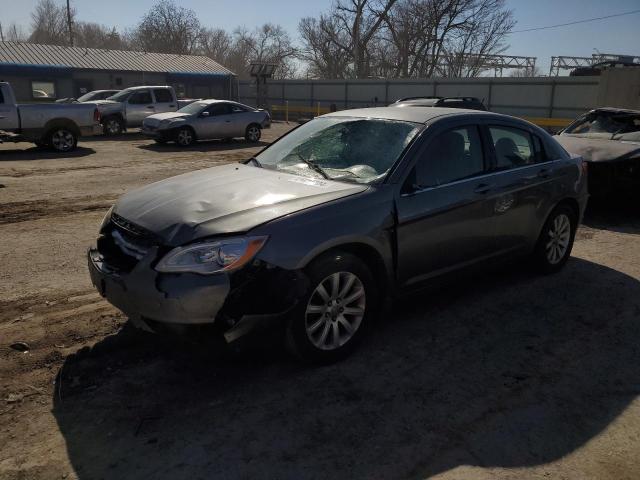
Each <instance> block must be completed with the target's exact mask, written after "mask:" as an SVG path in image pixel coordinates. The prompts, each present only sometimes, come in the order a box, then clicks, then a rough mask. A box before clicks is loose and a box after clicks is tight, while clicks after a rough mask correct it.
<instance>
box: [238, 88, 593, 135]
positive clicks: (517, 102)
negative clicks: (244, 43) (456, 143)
mask: <svg viewBox="0 0 640 480" xmlns="http://www.w3.org/2000/svg"><path fill="white" fill-rule="evenodd" d="M599 83H600V77H540V78H493V77H481V78H463V79H460V78H458V79H429V80H420V79H415V80H408V79H395V80H348V81H345V80H270V81H269V85H268V89H269V103H270V104H271V107H272V110H273V112H274V114H275V115H276V117H277V118H278V117H281V116H282V115H283V112H284V111H285V108H286V107H285V106H287V105H288V109H289V113H290V116H291V118H292V119H296V118H297V117H298V116H305V115H306V116H312V115H315V114H317V113H318V112H319V113H325V112H328V111H329V110H330V109H331V107H332V106H335V108H336V109H337V110H343V109H348V108H359V107H367V106H380V105H388V104H389V103H393V102H394V101H396V100H397V99H399V98H403V97H413V96H473V97H479V98H481V99H484V103H485V105H486V106H487V108H489V110H491V111H493V112H498V113H505V114H509V115H515V116H520V117H526V118H535V119H555V120H554V121H551V122H547V123H550V125H551V124H553V125H561V124H563V123H567V122H568V121H569V120H571V119H574V118H575V117H576V116H578V115H579V114H581V113H583V112H585V111H587V110H589V109H591V108H594V107H596V106H597V99H598V88H599ZM255 95H256V88H255V84H252V83H251V82H249V81H241V82H240V85H239V98H240V101H241V102H244V103H247V104H249V105H255V103H256V98H255ZM538 123H540V122H538ZM542 123H544V122H542Z"/></svg>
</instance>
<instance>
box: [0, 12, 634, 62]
mask: <svg viewBox="0 0 640 480" xmlns="http://www.w3.org/2000/svg"><path fill="white" fill-rule="evenodd" d="M57 1H58V2H62V0H57ZM331 1H332V0H242V1H239V0H182V1H178V3H179V4H181V5H182V6H184V7H188V8H191V9H193V10H195V11H196V12H197V14H198V16H199V18H200V21H201V22H202V23H203V24H204V25H207V26H212V27H223V28H226V29H228V30H232V29H233V28H235V27H236V26H238V25H244V26H247V27H250V28H251V27H254V26H256V25H260V24H262V23H265V22H272V23H279V24H281V25H283V26H284V27H286V28H287V29H288V30H289V32H290V33H291V35H292V37H293V38H297V24H298V21H299V19H300V18H302V17H304V16H316V15H318V14H319V13H320V12H322V11H325V10H326V9H327V8H328V7H329V6H330V5H331ZM72 2H73V4H74V6H75V8H76V10H77V11H78V17H79V18H80V19H81V20H86V21H94V22H99V23H103V24H105V25H110V26H111V25H115V26H116V27H117V28H125V27H130V26H133V25H134V24H135V23H136V21H137V19H139V18H140V17H141V16H142V15H143V14H144V12H146V11H147V10H148V9H149V7H150V6H151V5H153V3H154V0H135V1H132V0H106V1H105V0H72ZM35 3H36V0H21V1H20V2H18V3H16V2H15V1H14V0H0V11H1V12H2V19H1V21H2V23H3V24H7V23H11V22H12V21H16V22H18V23H19V24H24V25H28V23H29V21H30V17H29V14H30V12H31V10H32V9H33V6H34V5H35ZM507 3H508V5H509V8H511V9H513V10H514V13H515V17H516V19H517V21H518V25H517V26H516V30H521V29H525V28H531V27H539V26H546V25H554V24H558V23H565V22H571V21H575V20H582V19H587V18H592V17H599V16H604V15H611V14H615V13H619V12H626V11H630V10H636V9H639V8H640V0H508V2H507ZM508 43H509V44H510V48H509V52H508V53H510V54H512V55H524V56H535V57H538V64H539V65H540V66H541V67H542V68H543V70H544V71H545V73H546V71H547V70H548V68H549V61H550V57H551V56H552V55H575V56H590V55H591V54H592V53H595V51H596V50H595V49H597V50H598V51H600V52H602V53H626V54H635V55H640V13H639V14H635V15H629V16H626V17H618V18H611V19H607V20H602V21H597V22H591V23H584V24H580V25H573V26H567V27H561V28H557V29H550V30H541V31H537V32H527V33H514V34H512V35H511V36H510V37H509V39H508Z"/></svg>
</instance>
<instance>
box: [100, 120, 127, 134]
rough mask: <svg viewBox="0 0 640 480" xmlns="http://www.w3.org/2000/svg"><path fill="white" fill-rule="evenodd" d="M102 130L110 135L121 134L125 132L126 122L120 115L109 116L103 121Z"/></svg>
mask: <svg viewBox="0 0 640 480" xmlns="http://www.w3.org/2000/svg"><path fill="white" fill-rule="evenodd" d="M102 131H103V133H104V134H105V135H106V136H108V137H113V136H116V135H121V134H122V132H124V122H123V121H122V119H121V118H120V117H107V118H105V119H104V120H103V121H102Z"/></svg>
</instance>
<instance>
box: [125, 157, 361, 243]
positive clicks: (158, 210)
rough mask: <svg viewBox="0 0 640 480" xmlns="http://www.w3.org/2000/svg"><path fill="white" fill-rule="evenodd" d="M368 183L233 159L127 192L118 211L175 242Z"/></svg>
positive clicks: (235, 228) (240, 227)
mask: <svg viewBox="0 0 640 480" xmlns="http://www.w3.org/2000/svg"><path fill="white" fill-rule="evenodd" d="M367 188H368V186H367V185H358V184H350V183H343V182H335V181H331V180H325V179H316V178H307V177H302V176H298V175H292V174H287V173H283V172H281V171H275V170H267V169H263V168H257V167H253V166H247V165H242V164H230V165H223V166H220V167H213V168H209V169H205V170H198V171H195V172H191V173H187V174H184V175H179V176H177V177H173V178H169V179H167V180H163V181H160V182H157V183H154V184H151V185H148V186H146V187H142V188H140V189H137V190H134V191H132V192H129V193H127V194H126V195H124V196H123V197H122V198H121V199H120V200H119V201H118V202H117V203H116V205H115V207H114V212H115V213H116V214H117V215H120V216H121V217H123V218H124V219H126V220H128V221H129V222H131V223H133V224H135V225H137V226H139V227H142V228H144V229H146V230H149V231H150V232H152V233H154V234H156V235H157V236H159V237H160V238H161V239H162V241H163V242H164V243H165V244H167V245H169V246H177V245H182V244H185V243H188V242H191V241H193V240H196V239H199V238H203V237H208V236H213V235H220V234H228V233H240V232H246V231H248V230H250V229H252V228H254V227H256V226H258V225H261V224H263V223H266V222H269V221H271V220H274V219H276V218H279V217H282V216H284V215H288V214H290V213H293V212H296V211H299V210H303V209H306V208H309V207H313V206H315V205H320V204H322V203H326V202H329V201H331V200H336V199H338V198H342V197H346V196H348V195H354V194H357V193H360V192H363V191H365V190H366V189H367Z"/></svg>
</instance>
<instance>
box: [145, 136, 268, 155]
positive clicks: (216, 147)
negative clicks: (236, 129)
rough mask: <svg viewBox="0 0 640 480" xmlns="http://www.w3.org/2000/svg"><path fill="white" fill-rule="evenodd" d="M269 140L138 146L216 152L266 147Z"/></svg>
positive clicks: (209, 141) (212, 141) (156, 150)
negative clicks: (183, 145)
mask: <svg viewBox="0 0 640 480" xmlns="http://www.w3.org/2000/svg"><path fill="white" fill-rule="evenodd" d="M267 145H269V142H264V141H259V142H247V141H245V140H235V139H234V140H226V141H225V140H204V141H200V142H196V143H194V144H193V145H191V146H189V147H181V146H179V145H177V144H175V143H173V142H170V143H163V144H159V143H155V142H154V143H150V144H147V145H140V146H139V147H138V148H142V149H144V150H151V151H154V152H217V151H229V150H240V149H245V148H256V147H266V146H267Z"/></svg>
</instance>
